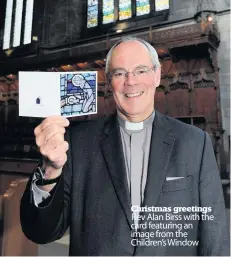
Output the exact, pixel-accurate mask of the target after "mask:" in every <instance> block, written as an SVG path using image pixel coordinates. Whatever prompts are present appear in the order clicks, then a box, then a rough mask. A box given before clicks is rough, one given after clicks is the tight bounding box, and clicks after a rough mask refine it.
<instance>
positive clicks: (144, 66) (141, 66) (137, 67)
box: [135, 65, 149, 70]
mask: <svg viewBox="0 0 231 257" xmlns="http://www.w3.org/2000/svg"><path fill="white" fill-rule="evenodd" d="M140 68H149V67H148V66H147V65H138V66H136V67H135V70H136V69H140Z"/></svg>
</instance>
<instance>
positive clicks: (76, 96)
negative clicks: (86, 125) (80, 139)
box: [19, 71, 97, 118]
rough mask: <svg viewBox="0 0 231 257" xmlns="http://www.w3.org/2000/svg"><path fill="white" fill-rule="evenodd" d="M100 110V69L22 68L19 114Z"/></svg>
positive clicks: (74, 113)
mask: <svg viewBox="0 0 231 257" xmlns="http://www.w3.org/2000/svg"><path fill="white" fill-rule="evenodd" d="M95 113H97V72H96V71H87V72H19V116H27V117H28V116H29V117H42V118H43V117H48V116H52V115H62V116H66V117H74V116H83V115H90V114H95Z"/></svg>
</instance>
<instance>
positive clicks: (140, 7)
mask: <svg viewBox="0 0 231 257" xmlns="http://www.w3.org/2000/svg"><path fill="white" fill-rule="evenodd" d="M148 13H150V4H149V0H136V15H137V16H141V15H144V14H148Z"/></svg>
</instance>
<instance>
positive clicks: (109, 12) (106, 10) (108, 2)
mask: <svg viewBox="0 0 231 257" xmlns="http://www.w3.org/2000/svg"><path fill="white" fill-rule="evenodd" d="M114 9H115V7H114V0H103V24H107V23H111V22H113V21H114V19H115V16H114Z"/></svg>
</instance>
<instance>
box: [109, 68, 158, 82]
mask: <svg viewBox="0 0 231 257" xmlns="http://www.w3.org/2000/svg"><path fill="white" fill-rule="evenodd" d="M155 68H156V66H154V67H151V68H148V67H143V68H137V69H135V70H134V71H131V72H128V71H125V70H115V71H113V72H111V73H110V75H109V77H110V78H111V79H116V80H123V79H126V78H127V77H128V74H129V73H132V74H133V75H134V76H135V77H144V76H146V75H147V74H148V73H149V72H150V71H151V70H155Z"/></svg>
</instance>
